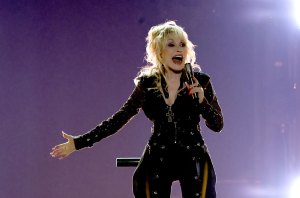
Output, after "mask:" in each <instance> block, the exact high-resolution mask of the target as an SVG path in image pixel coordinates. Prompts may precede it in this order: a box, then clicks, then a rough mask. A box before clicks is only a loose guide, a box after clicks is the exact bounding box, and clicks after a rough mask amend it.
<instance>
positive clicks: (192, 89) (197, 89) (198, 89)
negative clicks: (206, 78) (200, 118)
mask: <svg viewBox="0 0 300 198" xmlns="http://www.w3.org/2000/svg"><path fill="white" fill-rule="evenodd" d="M193 80H194V83H193V84H191V85H189V84H188V83H187V82H186V83H185V85H186V86H187V88H188V90H189V95H193V94H195V93H196V94H197V95H198V99H199V103H200V104H201V103H202V102H203V100H204V97H205V96H204V90H203V87H202V86H201V85H200V84H199V82H198V80H197V78H195V77H194V76H193Z"/></svg>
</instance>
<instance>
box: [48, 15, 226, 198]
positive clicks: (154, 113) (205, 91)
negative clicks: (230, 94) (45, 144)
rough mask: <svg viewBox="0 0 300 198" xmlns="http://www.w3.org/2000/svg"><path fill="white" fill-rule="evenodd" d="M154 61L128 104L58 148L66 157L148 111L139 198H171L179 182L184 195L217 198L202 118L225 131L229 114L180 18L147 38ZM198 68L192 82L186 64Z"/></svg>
mask: <svg viewBox="0 0 300 198" xmlns="http://www.w3.org/2000/svg"><path fill="white" fill-rule="evenodd" d="M146 40H147V47H146V60H147V62H148V65H147V66H146V67H144V68H142V69H141V71H140V72H139V74H138V76H137V77H136V78H135V79H134V82H135V85H136V86H135V89H134V90H133V92H132V94H131V95H130V97H129V98H128V100H127V101H126V102H125V103H124V105H123V106H122V107H121V108H120V110H119V111H117V112H116V113H115V114H114V115H112V116H111V117H110V118H108V119H107V120H105V121H103V122H102V123H100V124H99V125H98V126H96V127H95V128H94V129H93V130H91V131H90V132H88V133H86V134H83V135H80V136H71V135H68V134H65V133H63V136H64V137H65V138H66V139H67V140H68V141H67V142H65V143H62V144H59V145H57V146H55V147H54V148H53V149H52V152H51V155H52V156H53V157H56V158H60V159H62V158H65V157H67V156H68V155H70V154H71V153H73V152H74V151H77V150H80V149H82V148H84V147H92V146H93V144H94V143H96V142H99V141H100V140H102V139H103V138H106V137H108V136H110V135H112V134H114V133H116V132H117V131H118V130H119V129H121V128H122V127H123V126H124V125H126V124H127V122H128V121H129V120H130V119H131V118H132V117H133V116H134V115H136V114H137V113H138V112H139V110H140V109H142V110H143V111H144V113H145V115H146V116H147V118H149V120H151V121H152V122H153V127H152V130H151V132H152V134H151V137H150V139H149V141H148V144H147V145H146V146H145V150H144V153H143V155H142V157H141V160H140V162H139V165H138V166H137V168H136V170H135V173H134V176H133V193H134V195H135V197H136V198H154V197H159V198H169V197H170V192H171V185H172V182H173V181H176V180H178V181H179V182H180V185H181V191H182V197H185V198H192V197H201V198H204V197H207V198H214V197H216V191H215V183H216V176H215V172H214V168H213V165H212V162H211V160H210V157H209V154H208V151H207V147H206V145H205V143H204V140H203V138H202V135H201V129H200V126H199V122H200V118H202V119H204V121H205V124H206V126H207V127H208V128H210V129H211V130H213V131H215V132H220V131H221V130H222V128H223V116H222V112H221V108H220V105H219V103H218V100H217V97H216V95H215V91H214V89H213V87H212V84H211V81H210V77H209V76H208V75H207V74H205V73H203V72H201V71H200V70H199V68H198V67H197V65H195V60H196V56H195V51H194V45H193V44H192V42H191V41H190V40H189V39H188V35H187V33H186V32H185V31H184V29H183V28H182V27H180V26H178V25H177V24H176V23H175V22H174V21H167V22H165V23H163V24H159V25H156V26H153V27H152V28H151V29H150V30H149V32H148V36H147V38H146ZM186 63H190V64H191V65H192V67H193V70H194V76H193V82H192V83H188V82H187V78H186V75H185V72H184V71H185V70H184V68H185V64H186Z"/></svg>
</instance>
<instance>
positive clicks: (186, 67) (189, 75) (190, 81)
mask: <svg viewBox="0 0 300 198" xmlns="http://www.w3.org/2000/svg"><path fill="white" fill-rule="evenodd" d="M184 71H185V75H186V78H187V83H188V84H189V85H192V84H194V80H193V76H194V72H193V68H192V65H191V64H190V63H186V64H185V65H184ZM192 97H193V98H194V99H197V98H198V95H197V93H194V94H193V95H192Z"/></svg>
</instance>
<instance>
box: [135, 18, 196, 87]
mask: <svg viewBox="0 0 300 198" xmlns="http://www.w3.org/2000/svg"><path fill="white" fill-rule="evenodd" d="M171 33H175V34H176V35H178V36H179V37H181V39H182V40H183V41H184V42H185V43H186V46H187V49H188V50H187V51H188V52H187V59H186V60H187V61H188V62H189V63H191V65H194V63H195V61H196V54H195V50H194V48H195V45H194V44H193V43H192V42H191V41H190V40H189V38H188V35H187V33H186V32H185V31H184V29H183V28H182V27H181V26H178V25H177V24H176V22H175V21H167V22H165V23H162V24H159V25H156V26H153V27H151V28H150V30H149V32H148V35H147V37H146V42H147V45H146V56H145V60H146V61H147V65H146V66H144V67H142V69H141V70H140V72H139V74H138V76H137V77H136V78H135V79H134V82H135V84H137V83H138V79H139V77H141V76H156V77H157V78H156V88H160V87H161V82H160V79H161V75H163V76H164V75H165V71H164V68H163V65H162V62H161V56H160V54H161V52H162V50H163V49H164V43H165V42H166V38H167V36H168V35H169V34H171Z"/></svg>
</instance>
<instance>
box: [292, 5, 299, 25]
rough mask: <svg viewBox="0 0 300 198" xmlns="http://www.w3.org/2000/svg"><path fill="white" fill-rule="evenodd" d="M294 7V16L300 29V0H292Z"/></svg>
mask: <svg viewBox="0 0 300 198" xmlns="http://www.w3.org/2000/svg"><path fill="white" fill-rule="evenodd" d="M291 1H292V8H293V17H294V19H295V21H296V23H297V25H298V28H299V29H300V0H291Z"/></svg>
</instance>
